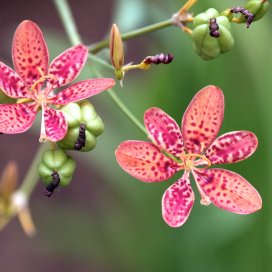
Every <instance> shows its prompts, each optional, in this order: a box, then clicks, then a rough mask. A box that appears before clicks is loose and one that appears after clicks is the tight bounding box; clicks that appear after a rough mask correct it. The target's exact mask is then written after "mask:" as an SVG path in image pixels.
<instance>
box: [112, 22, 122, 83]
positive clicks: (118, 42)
mask: <svg viewBox="0 0 272 272" xmlns="http://www.w3.org/2000/svg"><path fill="white" fill-rule="evenodd" d="M110 59H111V63H112V65H113V67H114V68H115V70H116V71H120V73H116V76H117V78H118V79H119V80H120V79H122V78H123V73H121V72H122V67H123V65H124V47H123V41H122V38H121V34H120V32H119V29H118V27H117V25H116V24H113V25H112V28H111V32H110Z"/></svg>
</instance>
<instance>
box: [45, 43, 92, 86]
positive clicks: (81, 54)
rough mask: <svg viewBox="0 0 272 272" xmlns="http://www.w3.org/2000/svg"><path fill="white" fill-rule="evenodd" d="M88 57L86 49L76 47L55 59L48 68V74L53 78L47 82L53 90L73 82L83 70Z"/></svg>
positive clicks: (80, 46)
mask: <svg viewBox="0 0 272 272" xmlns="http://www.w3.org/2000/svg"><path fill="white" fill-rule="evenodd" d="M87 57H88V48H87V47H86V46H84V45H81V44H80V45H76V46H74V47H71V48H69V49H67V50H66V51H64V52H63V53H62V54H60V55H59V56H58V57H56V58H55V59H54V60H53V61H52V63H51V64H50V66H49V74H50V75H53V76H54V77H55V78H54V79H50V80H49V82H50V83H51V84H52V85H53V88H58V87H60V86H64V85H66V84H68V83H70V82H71V81H73V80H74V79H75V78H76V77H77V76H78V74H79V73H80V71H81V69H82V68H83V66H84V64H85V62H86V60H87Z"/></svg>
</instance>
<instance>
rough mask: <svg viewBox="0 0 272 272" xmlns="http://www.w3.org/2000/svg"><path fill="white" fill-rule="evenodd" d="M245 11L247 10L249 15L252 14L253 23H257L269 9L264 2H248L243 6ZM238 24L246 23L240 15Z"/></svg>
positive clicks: (252, 0)
mask: <svg viewBox="0 0 272 272" xmlns="http://www.w3.org/2000/svg"><path fill="white" fill-rule="evenodd" d="M244 8H245V9H246V10H248V11H249V12H250V13H252V14H254V19H253V21H258V20H259V19H261V18H262V17H263V16H264V15H265V14H266V12H267V11H268V8H269V2H268V1H266V0H250V1H248V2H247V3H246V5H245V6H244ZM240 22H241V23H244V22H246V18H245V17H244V16H243V15H241V17H240Z"/></svg>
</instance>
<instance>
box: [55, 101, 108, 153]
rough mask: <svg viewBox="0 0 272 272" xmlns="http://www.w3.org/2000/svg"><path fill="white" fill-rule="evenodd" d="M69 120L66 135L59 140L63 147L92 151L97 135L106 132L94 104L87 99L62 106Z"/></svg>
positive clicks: (60, 145) (59, 144)
mask: <svg viewBox="0 0 272 272" xmlns="http://www.w3.org/2000/svg"><path fill="white" fill-rule="evenodd" d="M61 110H62V112H63V113H64V115H65V117H66V120H67V122H68V130H67V133H66V135H65V137H64V138H63V139H62V140H61V141H59V142H57V144H58V146H59V147H60V148H61V149H66V150H78V151H83V152H86V151H91V150H92V149H94V148H95V146H96V137H98V136H99V135H100V134H102V133H103V132H104V124H103V122H102V120H101V118H100V117H99V115H98V114H97V113H96V111H95V108H94V106H93V105H92V104H91V103H90V102H89V101H87V100H83V101H80V102H78V103H69V104H67V105H65V106H63V107H62V108H61Z"/></svg>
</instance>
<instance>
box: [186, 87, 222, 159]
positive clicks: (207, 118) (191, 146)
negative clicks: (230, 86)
mask: <svg viewBox="0 0 272 272" xmlns="http://www.w3.org/2000/svg"><path fill="white" fill-rule="evenodd" d="M223 117H224V95H223V93H222V91H221V90H220V89H219V88H218V87H216V86H212V85H210V86H207V87H205V88H203V89H201V90H200V91H199V92H198V93H197V94H196V95H195V96H194V98H193V100H192V101H191V103H190V104H189V106H188V107H187V109H186V111H185V113H184V115H183V119H182V129H181V132H182V136H183V141H184V145H185V149H186V150H187V151H188V152H189V153H198V154H201V153H202V152H203V151H204V150H206V149H207V148H208V147H209V145H210V144H211V143H212V142H213V141H214V140H215V138H216V136H217V134H218V131H219V129H220V127H221V123H222V121H223Z"/></svg>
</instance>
